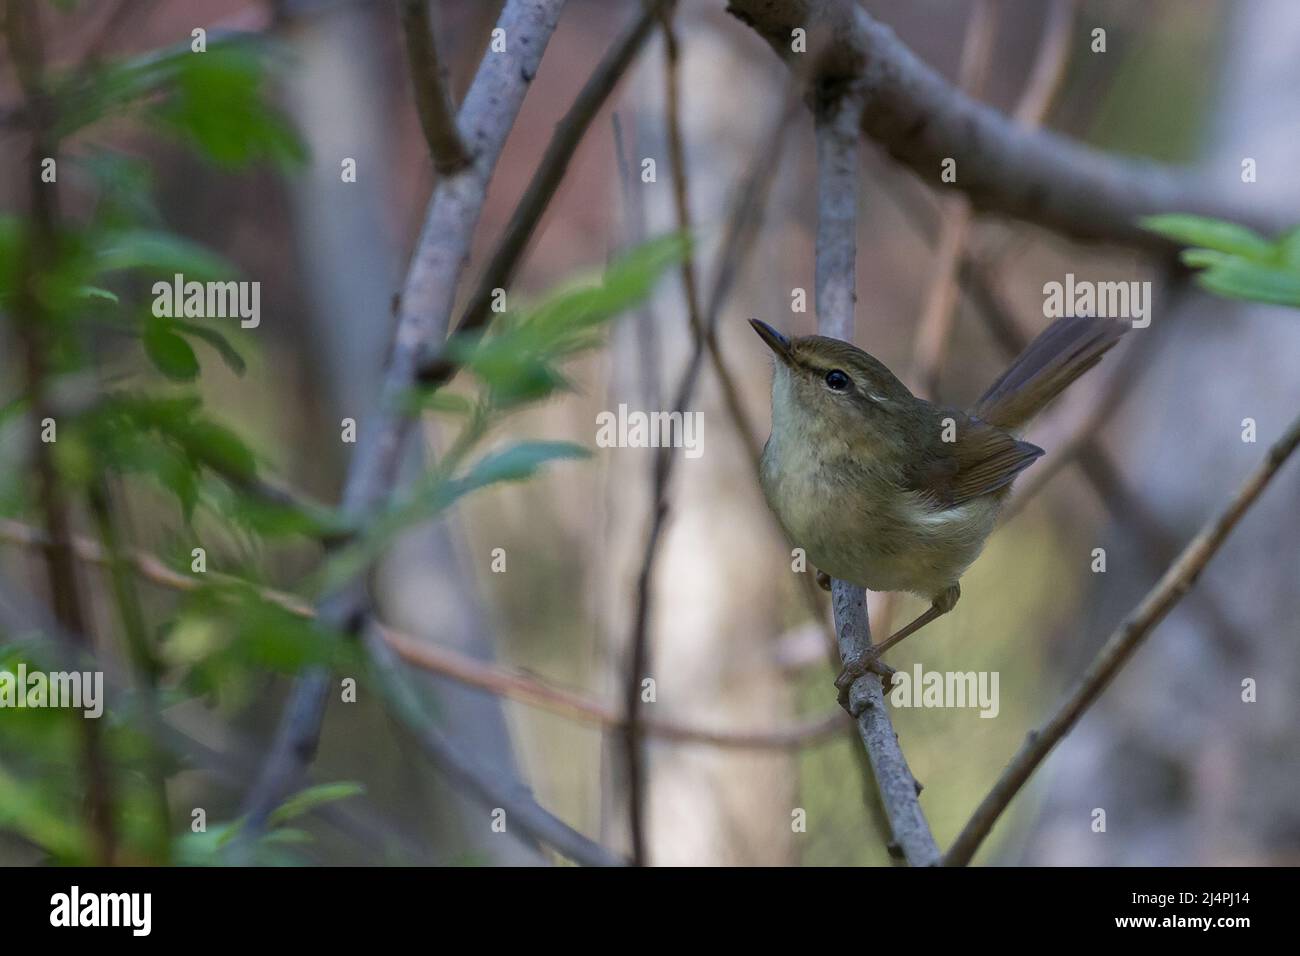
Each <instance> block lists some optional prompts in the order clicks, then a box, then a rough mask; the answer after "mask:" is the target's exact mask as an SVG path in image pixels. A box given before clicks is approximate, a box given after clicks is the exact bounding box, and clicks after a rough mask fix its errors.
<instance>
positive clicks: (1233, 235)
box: [1139, 213, 1274, 261]
mask: <svg viewBox="0 0 1300 956" xmlns="http://www.w3.org/2000/svg"><path fill="white" fill-rule="evenodd" d="M1139 224H1140V225H1141V226H1142V228H1144V229H1146V230H1148V231H1150V232H1155V233H1158V234H1160V235H1162V236H1165V237H1166V238H1168V239H1172V240H1174V241H1175V242H1179V243H1182V244H1183V245H1188V246H1200V247H1202V248H1205V249H1214V250H1217V251H1219V252H1233V253H1236V254H1237V255H1241V256H1245V257H1247V258H1250V259H1258V260H1261V261H1268V260H1270V259H1272V258H1273V254H1274V250H1273V244H1272V243H1271V242H1269V241H1268V240H1267V239H1265V238H1264V237H1263V236H1261V235H1259V234H1258V233H1255V232H1252V231H1251V230H1249V229H1247V228H1246V227H1244V226H1239V225H1237V224H1236V223H1232V222H1224V221H1223V220H1220V219H1210V218H1207V217H1205V216H1192V215H1186V214H1183V213H1167V214H1164V215H1159V216H1147V217H1146V218H1144V219H1141V220H1139Z"/></svg>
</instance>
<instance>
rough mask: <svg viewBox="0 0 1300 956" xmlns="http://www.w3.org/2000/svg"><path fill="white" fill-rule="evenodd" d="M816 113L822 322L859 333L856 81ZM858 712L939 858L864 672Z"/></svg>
mask: <svg viewBox="0 0 1300 956" xmlns="http://www.w3.org/2000/svg"><path fill="white" fill-rule="evenodd" d="M822 92H823V93H827V94H829V96H827V97H825V98H823V99H822V100H821V101H820V102H819V103H818V104H817V109H816V112H815V114H814V119H815V123H816V132H817V251H816V256H817V261H816V283H817V326H818V331H819V332H821V334H822V335H828V336H832V337H834V338H838V339H843V340H844V341H846V342H851V341H853V338H854V335H853V306H854V302H855V301H856V293H855V291H854V286H855V275H856V260H857V207H858V149H857V147H858V131H857V124H858V116H859V115H860V112H861V109H860V100H859V99H858V92H857V90H856V88H853V87H849V88H843V89H833V88H832V89H830V90H827V89H825V88H823V90H822ZM831 598H832V604H833V607H834V610H835V626H836V631H837V634H838V638H839V645H840V658H841V659H842V660H844V661H850V660H860V659H861V658H862V657H864V656H865V655H866V652H867V651H869V650H870V648H871V624H870V621H869V620H868V619H867V603H866V593H865V592H864V591H863V590H862V588H860V587H857V586H855V585H852V584H847V583H845V582H843V581H835V582H833V583H832V585H831ZM849 703H850V709H851V712H853V713H856V714H858V715H859V716H858V717H857V724H858V732H859V734H860V735H861V737H862V743H863V745H864V746H865V747H866V751H867V756H868V758H869V759H870V761H871V769H872V772H873V773H874V775H875V778H876V784H877V786H878V787H879V788H880V797H881V801H882V802H883V803H884V805H885V814H886V816H887V817H888V818H889V825H890V828H891V830H892V831H893V834H894V843H895V844H896V845H897V846H898V848H899V849H900V850H901V851H902V853H903V856H904V857H905V858H906V860H907V862H908V863H910V864H911V865H913V866H932V865H934V864H935V863H937V862H938V861H939V848H938V847H937V846H936V845H935V842H934V837H933V836H932V835H931V834H930V826H929V824H928V823H927V822H926V819H925V815H924V814H923V813H922V811H921V804H920V801H919V800H918V799H917V798H918V796H919V795H920V787H919V786H918V785H917V783H916V780H915V778H914V777H913V776H912V772H911V770H910V769H909V768H908V766H907V760H906V758H904V756H903V751H902V748H901V747H900V746H899V743H898V735H897V734H896V733H895V732H894V727H893V723H892V722H891V720H890V718H889V711H888V710H886V709H885V694H884V688H883V687H882V686H881V681H880V678H879V677H878V676H877V675H875V674H864V675H863V676H862V677H859V678H858V679H857V680H856V681H855V682H854V683H853V686H852V687H850V688H849Z"/></svg>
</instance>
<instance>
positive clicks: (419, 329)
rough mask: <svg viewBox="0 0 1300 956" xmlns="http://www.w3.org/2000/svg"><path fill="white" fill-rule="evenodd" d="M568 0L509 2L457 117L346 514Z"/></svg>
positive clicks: (257, 808) (301, 762)
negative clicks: (456, 152)
mask: <svg viewBox="0 0 1300 956" xmlns="http://www.w3.org/2000/svg"><path fill="white" fill-rule="evenodd" d="M563 5H564V0H507V2H506V4H505V7H504V8H503V9H502V11H501V16H500V18H499V19H498V26H500V27H501V28H502V29H503V30H504V31H505V36H506V37H507V38H508V40H507V46H506V50H505V51H504V52H500V53H496V52H489V53H487V54H486V55H485V56H484V58H483V60H482V62H481V63H480V65H479V68H478V71H477V73H476V74H475V76H474V81H473V82H472V83H471V84H470V88H469V92H468V93H467V94H466V96H465V101H464V102H463V103H462V104H461V109H460V114H459V117H458V125H459V127H460V130H461V135H462V137H463V139H464V140H465V141H467V142H470V143H473V144H474V161H473V163H471V164H470V165H469V166H467V167H465V168H464V169H462V170H461V171H460V172H458V173H455V174H454V175H451V176H445V177H443V178H442V179H440V180H439V181H438V184H437V185H436V186H435V188H434V191H433V196H432V197H431V199H430V200H429V207H428V212H427V214H426V217H425V222H424V228H423V229H422V230H421V233H420V238H419V240H418V242H417V244H416V248H415V252H414V255H413V256H412V259H411V264H410V266H409V268H408V269H407V273H406V279H405V281H404V283H403V286H402V292H401V297H400V301H399V306H398V316H397V329H396V332H395V333H394V339H393V347H392V350H391V351H390V353H389V361H388V366H387V371H386V373H385V377H384V382H383V385H382V393H381V396H380V402H379V409H378V412H377V413H376V415H375V416H374V418H373V420H372V421H370V422H368V423H367V425H366V426H365V427H364V428H363V429H362V437H361V444H360V445H359V447H358V449H357V452H356V454H355V455H354V457H353V459H352V463H351V466H350V467H349V469H348V477H347V481H346V484H345V486H344V491H343V513H344V516H345V517H346V518H348V519H349V520H351V521H353V522H358V523H359V522H361V521H364V519H365V518H366V517H367V516H368V515H369V514H370V513H371V512H372V511H373V510H374V509H375V508H376V507H378V506H379V505H380V504H381V503H382V502H383V501H384V500H385V499H386V498H387V496H388V495H389V494H390V492H391V491H392V489H393V488H394V487H395V486H396V484H397V474H398V468H399V466H400V463H401V460H402V452H403V448H404V446H405V443H406V438H407V435H408V434H409V432H410V428H411V418H410V416H409V414H408V412H407V411H406V409H405V408H404V404H403V402H402V399H403V397H404V396H405V395H406V394H407V393H408V392H409V390H410V388H411V387H412V386H413V385H414V384H415V383H416V380H417V370H418V368H419V363H420V359H421V356H422V355H423V354H425V352H426V351H427V350H428V349H429V348H431V347H433V346H434V345H435V344H436V343H439V342H441V341H442V340H443V339H445V338H446V335H447V328H448V325H449V323H450V317H451V309H452V304H453V300H454V298H455V294H456V283H457V279H458V278H459V276H460V273H461V270H462V268H463V267H464V263H465V260H466V258H467V256H468V252H469V247H470V242H471V240H472V238H473V234H474V227H475V226H476V225H477V223H478V219H479V215H480V214H481V212H482V209H483V201H484V198H485V197H486V194H487V184H488V180H489V179H490V178H491V175H492V170H493V168H494V167H495V165H496V161H497V158H498V157H499V156H500V154H501V149H502V147H503V146H504V145H505V140H506V136H507V135H508V134H509V132H510V128H511V126H513V125H514V120H515V116H516V115H517V114H518V112H519V109H520V107H521V106H522V105H523V100H524V96H525V94H526V93H527V91H528V86H529V83H530V82H531V80H532V77H533V76H534V75H535V74H536V73H537V69H538V67H539V65H540V63H541V58H542V53H543V51H544V50H545V49H546V45H547V41H548V40H549V39H550V36H551V33H552V32H553V31H554V29H555V24H556V21H557V20H558V19H559V15H560V9H561V8H562V7H563ZM367 607H368V600H367V597H366V593H365V590H364V588H363V587H362V586H361V584H360V582H358V581H352V582H349V583H348V584H347V585H346V586H345V587H344V588H343V589H341V590H340V591H337V592H335V593H333V594H331V595H329V596H327V597H326V598H325V600H324V601H322V602H321V604H320V605H319V608H318V610H319V612H320V618H321V620H322V622H323V623H324V624H325V625H326V626H328V627H330V628H333V629H336V630H340V631H345V632H347V633H351V634H357V633H359V632H360V630H361V627H362V624H363V622H364V619H365V614H366V609H367ZM328 687H329V677H328V674H326V673H325V672H323V671H316V672H312V673H309V674H307V675H305V676H304V677H302V678H300V680H299V681H298V683H297V684H296V685H295V686H294V690H293V692H292V694H291V695H290V700H289V703H288V705H287V706H286V709H285V713H284V716H283V717H282V719H281V722H280V726H279V728H278V729H277V732H276V736H275V740H274V741H273V743H272V746H271V750H270V753H269V754H268V755H267V758H266V760H265V761H264V763H263V766H262V772H261V773H260V774H259V777H258V780H257V782H256V783H255V784H254V785H253V788H252V789H251V791H250V792H249V794H248V796H247V798H246V799H245V803H244V809H245V813H246V816H247V818H248V821H247V825H246V827H245V832H247V833H249V834H253V835H255V834H256V833H257V831H258V830H259V829H260V828H261V827H263V826H264V825H265V821H266V818H267V816H268V815H269V814H270V812H271V810H272V809H274V807H275V806H277V805H278V804H279V803H280V801H281V800H283V798H284V797H285V795H286V794H287V793H288V792H289V791H290V790H291V789H292V788H293V787H294V786H295V785H296V783H297V782H298V781H299V780H301V779H302V777H303V774H304V772H305V770H306V768H307V766H308V765H309V764H310V762H311V760H312V758H313V757H314V755H315V752H316V746H317V743H318V741H319V738H320V726H321V721H322V720H323V718H324V705H325V699H326V696H327V692H328Z"/></svg>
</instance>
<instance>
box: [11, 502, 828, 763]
mask: <svg viewBox="0 0 1300 956" xmlns="http://www.w3.org/2000/svg"><path fill="white" fill-rule="evenodd" d="M48 540H49V539H48V538H47V536H46V535H45V533H44V532H42V531H41V530H40V529H38V528H34V527H32V526H31V525H28V524H23V523H22V522H19V521H14V520H12V519H9V518H0V541H5V542H8V543H10V544H14V545H18V546H20V547H23V548H28V549H31V550H39V549H41V548H43V547H45V545H46V543H47V542H48ZM71 544H72V549H73V553H74V554H75V556H76V558H77V560H79V561H83V562H86V563H88V564H95V565H98V566H100V567H103V568H107V569H109V570H112V569H113V568H114V567H115V566H122V567H126V568H129V569H130V570H131V571H132V573H134V574H136V575H138V576H139V577H141V578H143V579H144V580H146V581H149V582H150V583H152V584H156V585H159V586H160V587H165V588H169V589H171V590H173V591H180V592H183V593H184V592H190V591H194V590H197V589H198V588H200V587H202V586H203V585H204V583H212V582H217V583H227V584H230V585H239V586H243V587H247V586H248V582H246V581H243V580H242V579H239V578H235V577H230V576H227V575H222V574H220V573H218V572H215V571H209V572H207V574H206V575H205V577H204V579H199V578H196V577H192V576H190V575H187V574H183V573H181V572H180V571H176V570H174V569H173V568H171V567H170V566H168V565H167V564H166V562H164V561H163V560H162V559H161V558H159V557H158V556H156V555H153V554H150V553H148V552H146V551H141V550H138V549H128V548H121V549H119V550H116V551H110V550H109V549H108V548H106V547H105V546H103V545H101V544H100V543H98V542H97V541H94V540H92V539H90V538H86V537H82V536H80V535H73V536H72V538H71ZM256 591H257V595H258V597H259V598H261V599H262V600H263V601H267V602H268V603H271V604H275V605H276V606H278V607H281V608H283V609H284V610H286V611H288V612H289V613H290V614H293V615H295V616H296V617H301V618H304V619H307V620H311V619H313V618H315V616H316V610H315V608H313V607H312V606H311V605H310V604H308V603H307V602H306V601H304V600H303V599H302V598H300V597H298V596H297V595H295V594H289V593H288V592H285V591H277V590H274V589H272V588H256ZM374 627H375V628H376V631H377V633H378V634H379V635H380V636H381V637H382V638H383V639H384V641H385V642H386V643H387V644H388V645H389V646H390V647H391V648H392V649H393V652H394V653H396V654H397V656H398V657H400V658H401V659H402V660H403V661H405V662H406V663H408V664H410V665H411V666H413V667H418V668H420V669H421V670H423V671H427V672H428V673H430V674H437V675H439V676H441V677H447V678H449V679H451V680H454V681H457V682H459V683H461V684H464V685H465V686H467V687H477V688H479V689H480V690H485V691H488V692H489V693H493V694H498V695H500V696H502V697H507V698H509V699H510V700H516V701H519V702H520V703H523V704H528V705H530V706H533V707H538V708H541V709H542V710H547V711H550V712H551V713H554V714H559V715H560V716H563V717H568V718H571V719H574V720H580V721H583V722H586V723H591V724H597V725H603V726H605V727H610V728H613V729H621V728H622V727H623V726H624V725H625V721H624V719H623V716H622V713H621V711H620V710H619V709H618V708H616V707H613V706H611V705H609V704H605V703H602V702H601V701H598V700H595V699H594V698H591V697H588V696H586V695H584V694H581V693H578V692H576V691H572V690H569V689H567V688H563V687H557V686H556V685H554V684H551V683H548V682H546V681H543V680H541V679H539V678H537V677H534V676H532V675H529V674H525V673H522V672H520V671H515V670H511V669H509V668H505V667H501V666H499V665H495V664H489V663H486V662H484V661H481V660H479V659H478V658H476V657H471V656H469V655H468V654H463V653H461V652H460V651H457V650H454V649H452V648H450V647H445V646H442V645H438V644H431V643H429V642H428V641H424V640H421V639H419V638H417V637H414V636H412V635H410V634H406V633H403V632H402V631H399V630H396V629H394V628H391V627H387V626H386V625H383V624H380V623H378V622H375V623H374ZM841 726H843V714H842V713H841V712H840V711H838V710H836V711H835V712H833V713H829V714H825V715H823V716H821V717H814V718H810V719H808V720H804V721H800V722H798V723H796V724H791V725H790V726H788V727H779V728H775V729H773V730H738V731H729V730H709V729H706V728H701V727H695V726H692V725H690V724H684V723H679V722H676V721H669V720H660V719H654V718H648V719H646V720H645V721H643V724H642V727H643V730H644V732H645V733H646V734H647V735H649V736H653V737H656V738H659V739H662V740H664V741H667V742H672V743H685V744H707V745H710V746H715V747H730V748H736V749H755V750H758V749H785V748H795V747H801V746H805V745H808V744H815V743H819V742H821V741H822V740H824V739H826V737H827V736H829V735H830V734H831V733H833V732H834V731H835V730H836V729H837V728H838V727H841Z"/></svg>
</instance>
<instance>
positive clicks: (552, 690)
mask: <svg viewBox="0 0 1300 956" xmlns="http://www.w3.org/2000/svg"><path fill="white" fill-rule="evenodd" d="M379 633H380V635H381V636H382V637H383V640H384V643H386V644H387V645H388V646H389V647H391V648H392V649H393V651H394V652H395V653H396V654H397V655H398V657H400V658H401V659H402V660H404V661H405V662H406V663H408V664H411V665H413V666H415V667H418V668H420V669H422V670H426V671H430V672H432V673H436V674H442V675H445V676H447V677H451V678H453V679H454V680H457V681H459V682H460V683H462V684H465V685H467V686H470V687H478V688H481V689H483V690H486V691H489V692H491V693H494V694H500V695H501V696H503V697H509V698H510V699H511V700H517V701H520V702H521V703H525V704H531V705H533V706H536V707H541V708H543V709H545V710H549V711H550V712H552V713H555V714H560V715H561V716H564V717H569V718H571V719H574V720H580V721H583V722H584V723H590V724H596V725H599V726H603V727H607V728H611V729H615V730H621V729H624V728H626V726H627V718H626V716H625V714H624V713H623V712H622V710H620V709H619V708H616V707H612V706H610V705H608V704H603V703H601V702H599V701H595V700H592V699H591V698H589V697H587V696H585V695H582V694H578V693H575V692H573V691H571V690H566V689H564V688H561V687H556V686H554V685H552V684H547V683H544V682H543V681H541V680H538V679H537V678H535V677H532V676H530V675H527V674H523V673H519V672H517V671H509V670H506V669H504V668H501V667H494V666H492V665H490V664H485V663H483V662H482V661H479V660H477V659H475V658H472V657H469V656H468V655H465V654H461V653H458V652H456V651H453V650H451V649H449V648H447V647H443V646H441V645H435V644H430V643H429V642H428V641H421V640H418V639H416V638H413V637H410V636H408V635H405V634H401V633H399V632H396V631H393V630H390V629H388V628H379ZM638 724H639V732H640V733H644V734H645V735H647V736H653V737H655V738H657V739H659V740H663V741H666V742H669V743H683V744H685V743H689V744H707V745H709V746H714V747H725V748H734V749H740V750H745V749H749V750H783V749H795V748H799V747H803V746H806V745H808V744H812V743H818V742H820V741H822V740H825V739H826V738H827V737H829V736H830V735H831V734H833V733H834V732H835V731H837V730H839V729H841V728H842V727H843V726H844V714H843V712H842V711H837V712H835V713H828V714H823V715H822V716H820V717H814V718H811V719H809V720H805V721H801V722H799V723H797V724H792V725H791V726H789V727H782V728H778V729H775V730H757V731H726V730H706V729H703V728H699V727H693V726H690V725H687V724H682V723H679V722H677V721H671V720H662V719H659V718H654V717H645V718H642V719H641V720H639V721H638Z"/></svg>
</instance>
